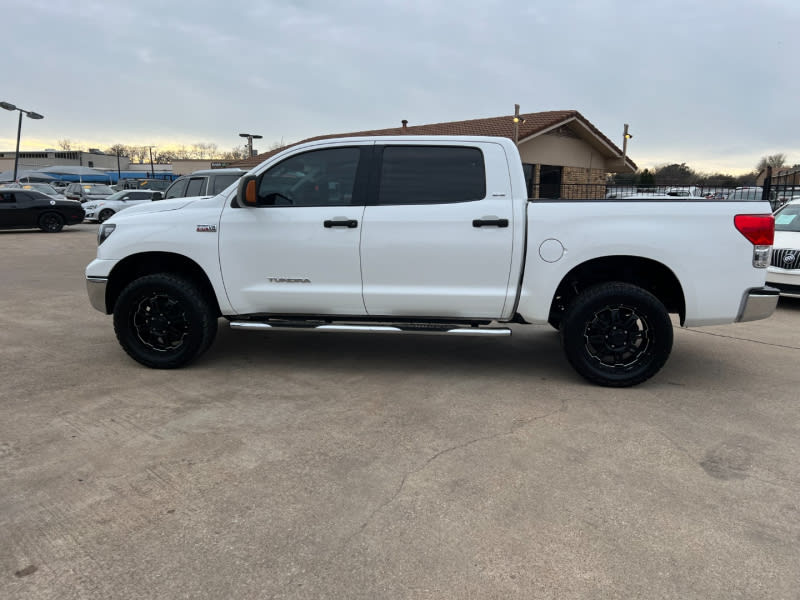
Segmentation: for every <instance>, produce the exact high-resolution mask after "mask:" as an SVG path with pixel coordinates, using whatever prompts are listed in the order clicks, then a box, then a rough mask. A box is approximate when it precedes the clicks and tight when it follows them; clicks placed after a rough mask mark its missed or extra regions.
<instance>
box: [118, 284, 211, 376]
mask: <svg viewBox="0 0 800 600" xmlns="http://www.w3.org/2000/svg"><path fill="white" fill-rule="evenodd" d="M114 331H115V332H116V334H117V339H118V340H119V343H120V345H121V346H122V347H123V349H124V350H125V352H127V353H128V355H130V356H131V358H133V359H134V360H136V361H137V362H139V363H141V364H143V365H145V366H148V367H152V368H155V369H174V368H177V367H182V366H184V365H187V364H189V363H190V362H192V361H193V360H195V359H196V358H197V357H198V356H200V355H201V354H202V353H203V352H205V350H206V349H208V347H209V346H210V345H211V342H213V340H214V337H215V336H216V333H217V315H216V311H215V310H214V309H213V308H212V306H211V303H210V302H209V299H208V298H207V296H206V295H205V294H203V292H202V291H201V289H200V288H199V287H198V286H197V285H196V284H195V283H194V282H192V281H189V280H187V279H184V278H182V277H179V276H177V275H172V274H169V273H156V274H153V275H146V276H144V277H140V278H139V279H135V280H134V281H132V282H131V283H130V284H128V286H127V287H126V288H125V289H124V290H123V291H122V293H121V294H120V296H119V299H118V300H117V302H116V304H115V305H114Z"/></svg>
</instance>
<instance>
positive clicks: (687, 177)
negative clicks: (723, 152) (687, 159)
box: [655, 163, 698, 185]
mask: <svg viewBox="0 0 800 600" xmlns="http://www.w3.org/2000/svg"><path fill="white" fill-rule="evenodd" d="M655 179H656V181H657V182H658V183H659V185H689V184H691V183H695V182H696V181H697V179H698V175H697V173H695V171H694V170H693V169H692V168H691V167H689V166H687V165H686V163H681V164H678V163H673V164H671V165H661V166H660V167H656V170H655Z"/></svg>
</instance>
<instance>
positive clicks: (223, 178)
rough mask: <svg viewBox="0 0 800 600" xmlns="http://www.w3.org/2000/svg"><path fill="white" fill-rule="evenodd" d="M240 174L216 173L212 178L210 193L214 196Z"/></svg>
mask: <svg viewBox="0 0 800 600" xmlns="http://www.w3.org/2000/svg"><path fill="white" fill-rule="evenodd" d="M239 177H241V175H217V176H216V177H215V178H214V189H212V190H211V192H210V193H211V195H212V196H216V195H217V194H219V193H220V192H221V191H222V190H224V189H225V188H226V187H228V186H229V185H230V184H232V183H233V182H234V181H236V180H237V179H239Z"/></svg>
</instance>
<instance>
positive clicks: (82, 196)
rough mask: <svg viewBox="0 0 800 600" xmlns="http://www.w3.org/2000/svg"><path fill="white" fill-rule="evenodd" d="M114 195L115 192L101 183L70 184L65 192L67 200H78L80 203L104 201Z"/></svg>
mask: <svg viewBox="0 0 800 600" xmlns="http://www.w3.org/2000/svg"><path fill="white" fill-rule="evenodd" d="M113 193H114V190H112V189H111V188H110V187H108V186H107V185H104V184H100V183H70V184H69V185H68V186H67V188H66V189H65V190H64V196H65V197H66V198H67V200H77V201H78V202H88V201H89V200H103V199H105V198H108V197H109V196H110V195H111V194H113Z"/></svg>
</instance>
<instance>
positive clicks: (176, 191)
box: [167, 179, 189, 198]
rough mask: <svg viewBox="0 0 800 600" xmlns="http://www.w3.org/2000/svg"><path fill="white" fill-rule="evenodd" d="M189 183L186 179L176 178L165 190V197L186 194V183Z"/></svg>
mask: <svg viewBox="0 0 800 600" xmlns="http://www.w3.org/2000/svg"><path fill="white" fill-rule="evenodd" d="M187 183H189V180H188V179H178V180H176V181H175V183H173V184H172V186H171V187H170V188H169V191H168V192H167V198H183V197H184V196H185V195H186V194H185V193H184V192H186V184H187Z"/></svg>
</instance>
